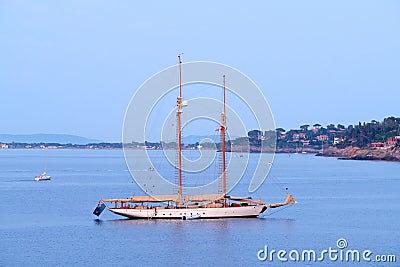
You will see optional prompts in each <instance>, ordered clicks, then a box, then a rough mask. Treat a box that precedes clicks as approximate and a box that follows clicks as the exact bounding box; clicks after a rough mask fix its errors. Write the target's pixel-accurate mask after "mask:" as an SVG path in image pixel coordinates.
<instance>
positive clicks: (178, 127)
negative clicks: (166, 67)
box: [176, 55, 182, 204]
mask: <svg viewBox="0 0 400 267" xmlns="http://www.w3.org/2000/svg"><path fill="white" fill-rule="evenodd" d="M178 64H179V96H178V101H177V103H178V104H177V105H178V109H177V111H176V135H177V138H176V139H177V140H176V141H177V153H178V186H179V188H178V200H179V203H180V204H181V203H182V133H181V130H182V129H181V114H182V61H181V55H178Z"/></svg>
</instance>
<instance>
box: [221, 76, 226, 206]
mask: <svg viewBox="0 0 400 267" xmlns="http://www.w3.org/2000/svg"><path fill="white" fill-rule="evenodd" d="M223 78H224V109H223V112H222V114H221V151H222V187H223V189H222V190H223V191H222V193H223V200H224V207H225V206H226V205H225V204H226V198H225V197H226V194H227V192H226V149H225V131H226V78H225V74H224V76H223Z"/></svg>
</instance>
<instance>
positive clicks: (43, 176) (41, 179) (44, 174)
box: [35, 148, 51, 181]
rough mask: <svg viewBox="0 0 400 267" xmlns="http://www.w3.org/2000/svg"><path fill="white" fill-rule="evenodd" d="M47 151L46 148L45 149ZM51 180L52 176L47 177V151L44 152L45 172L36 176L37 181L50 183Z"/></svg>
mask: <svg viewBox="0 0 400 267" xmlns="http://www.w3.org/2000/svg"><path fill="white" fill-rule="evenodd" d="M44 149H46V148H44ZM50 179H51V176H50V175H47V173H46V150H45V152H44V171H43V173H42V174H40V175H38V176H35V181H48V180H50Z"/></svg>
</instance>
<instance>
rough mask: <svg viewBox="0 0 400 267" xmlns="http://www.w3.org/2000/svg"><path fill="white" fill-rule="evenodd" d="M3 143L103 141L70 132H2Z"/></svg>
mask: <svg viewBox="0 0 400 267" xmlns="http://www.w3.org/2000/svg"><path fill="white" fill-rule="evenodd" d="M0 142H2V143H12V142H15V143H58V144H73V145H86V144H90V143H101V142H102V141H101V140H96V139H90V138H86V137H82V136H77V135H70V134H42V133H39V134H0Z"/></svg>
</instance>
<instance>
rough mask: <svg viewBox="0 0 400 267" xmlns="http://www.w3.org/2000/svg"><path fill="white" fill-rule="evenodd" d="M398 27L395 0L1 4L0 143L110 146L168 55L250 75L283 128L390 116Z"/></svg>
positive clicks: (397, 76) (399, 81) (398, 78)
mask: <svg viewBox="0 0 400 267" xmlns="http://www.w3.org/2000/svg"><path fill="white" fill-rule="evenodd" d="M399 29H400V2H399V1H395V0H393V1H385V0H379V1H378V0H376V1H368V0H362V1H340V0H335V1H317V0H316V1H311V0H310V1H252V2H251V3H245V2H244V1H196V2H193V3H192V2H189V1H179V2H178V1H159V2H157V1H127V0H126V1H103V0H96V1H94V0H93V1H85V0H79V1H50V0H48V1H40V0H38V1H25V0H17V1H15V0H0V121H1V125H0V133H7V134H31V133H64V134H74V135H80V136H84V137H88V138H94V139H100V140H103V141H112V142H120V141H121V135H122V124H123V120H124V114H125V110H126V108H127V106H128V104H129V102H130V99H131V97H132V96H133V95H134V93H135V91H136V90H137V88H139V87H140V85H141V84H142V83H143V82H144V81H145V80H146V79H148V78H149V77H151V76H152V75H154V74H156V73H157V72H159V71H161V70H163V69H164V68H167V67H169V66H172V65H174V64H176V62H177V59H176V57H177V55H178V54H179V53H183V54H182V60H183V61H184V62H190V61H213V62H219V63H223V64H227V65H229V66H232V67H234V68H236V69H238V70H240V71H241V72H243V73H244V74H246V75H247V76H249V77H250V78H251V79H252V80H253V81H254V82H255V83H256V84H257V85H258V86H259V88H260V89H261V90H262V92H263V93H264V96H265V98H266V99H267V101H268V103H269V105H270V107H271V110H272V113H273V115H274V119H275V124H276V126H277V127H283V128H284V129H292V128H298V127H299V126H300V125H302V124H311V125H312V124H314V123H319V124H322V125H327V124H330V123H334V124H338V123H341V124H345V125H348V124H357V123H358V122H359V121H361V122H363V121H371V120H372V119H376V120H382V119H383V118H385V117H387V116H390V115H393V116H400V110H399V101H398V100H399V99H400V49H399V48H400V34H399Z"/></svg>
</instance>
